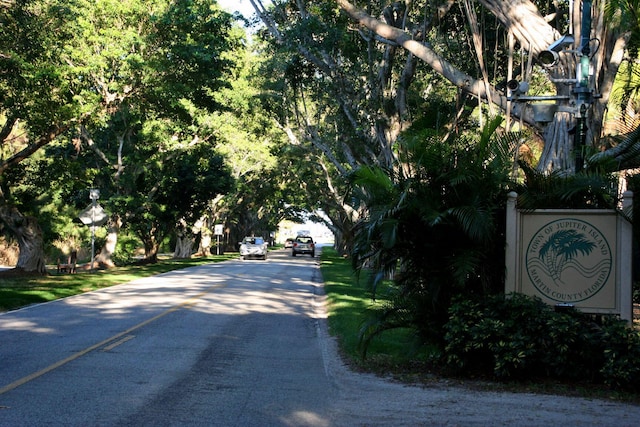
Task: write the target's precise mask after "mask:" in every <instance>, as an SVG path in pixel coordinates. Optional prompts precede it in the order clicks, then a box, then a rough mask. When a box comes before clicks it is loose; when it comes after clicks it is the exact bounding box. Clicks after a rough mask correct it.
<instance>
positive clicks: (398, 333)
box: [321, 247, 427, 372]
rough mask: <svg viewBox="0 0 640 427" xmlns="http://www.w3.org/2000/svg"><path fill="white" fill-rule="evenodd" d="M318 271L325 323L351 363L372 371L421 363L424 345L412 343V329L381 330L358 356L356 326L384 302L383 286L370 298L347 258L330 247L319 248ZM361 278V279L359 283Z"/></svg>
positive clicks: (358, 330) (357, 330)
mask: <svg viewBox="0 0 640 427" xmlns="http://www.w3.org/2000/svg"><path fill="white" fill-rule="evenodd" d="M321 271H322V276H323V279H324V283H325V293H326V294H327V301H328V323H329V331H330V333H331V335H333V336H335V337H338V342H339V345H340V350H341V351H342V352H343V353H344V354H345V355H346V356H348V357H349V359H350V360H351V361H352V364H354V365H356V366H358V367H360V368H366V369H367V370H373V371H381V372H382V371H386V370H387V369H388V368H390V367H393V368H394V369H398V368H399V367H400V366H405V365H413V364H415V363H423V360H424V359H425V357H426V356H427V349H425V348H418V347H417V346H416V345H415V339H414V338H415V337H414V335H413V333H412V331H409V330H402V329H396V330H392V331H387V332H384V333H382V334H381V335H380V336H379V337H377V338H376V339H374V340H373V341H372V342H371V344H370V345H369V348H368V349H367V358H366V361H364V360H362V352H361V346H360V338H359V336H360V330H361V329H362V328H363V326H364V325H365V322H366V321H367V320H368V318H369V316H370V310H372V309H375V308H379V307H380V306H381V304H383V303H384V294H385V291H384V289H379V290H378V293H377V298H376V300H375V301H374V300H373V299H372V295H371V293H370V292H369V291H367V289H366V286H365V284H364V282H365V280H364V278H361V279H360V280H358V278H357V277H356V276H355V274H354V272H353V269H352V267H351V264H350V262H349V261H348V260H345V259H344V258H342V257H340V256H339V255H338V254H337V253H336V251H335V250H334V249H332V248H328V247H325V248H323V249H322V256H321ZM360 282H362V283H360Z"/></svg>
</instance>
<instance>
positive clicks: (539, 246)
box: [526, 218, 613, 303]
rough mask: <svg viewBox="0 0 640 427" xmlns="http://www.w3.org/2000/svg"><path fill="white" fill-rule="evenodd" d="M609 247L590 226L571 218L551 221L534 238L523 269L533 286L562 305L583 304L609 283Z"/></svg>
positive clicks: (601, 236) (610, 259)
mask: <svg viewBox="0 0 640 427" xmlns="http://www.w3.org/2000/svg"><path fill="white" fill-rule="evenodd" d="M612 264H613V263H612V254H611V247H610V246H609V242H608V241H607V239H606V237H605V236H604V235H603V234H602V233H601V232H600V231H599V230H598V229H597V228H596V227H595V226H593V225H592V224H590V223H588V222H586V221H583V220H580V219H574V218H564V219H559V220H555V221H551V222H549V223H547V224H546V225H544V226H543V227H541V228H540V229H539V230H538V231H537V232H536V233H534V234H533V236H532V238H531V240H530V241H529V244H528V247H527V255H526V269H527V274H528V276H529V280H531V282H532V283H533V286H535V288H536V289H537V290H538V292H540V293H541V294H542V295H544V296H545V297H547V298H550V299H552V300H554V301H558V302H562V303H573V302H579V301H584V300H586V299H589V298H591V297H593V296H594V295H595V294H597V293H598V292H599V291H600V290H601V289H602V287H603V286H604V285H605V283H606V282H607V280H608V279H609V275H610V274H611V268H612Z"/></svg>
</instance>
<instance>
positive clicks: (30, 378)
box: [0, 284, 226, 395]
mask: <svg viewBox="0 0 640 427" xmlns="http://www.w3.org/2000/svg"><path fill="white" fill-rule="evenodd" d="M225 286H226V285H225V284H220V285H212V286H210V287H208V288H207V289H205V290H204V291H203V292H201V293H199V294H198V295H196V296H194V297H192V298H190V299H188V300H187V301H185V302H183V303H180V304H178V305H176V306H173V307H171V308H169V309H167V310H166V311H163V312H162V313H160V314H158V315H157V316H154V317H152V318H150V319H147V320H145V321H144V322H141V323H138V324H137V325H135V326H132V327H130V328H129V329H127V330H126V331H123V332H120V333H118V334H116V335H114V336H112V337H110V338H107V339H106V340H103V341H100V342H99V343H97V344H94V345H92V346H90V347H87V348H85V349H84V350H81V351H79V352H77V353H74V354H72V355H71V356H69V357H67V358H65V359H62V360H60V361H58V362H56V363H54V364H52V365H49V366H47V367H46V368H44V369H41V370H39V371H37V372H34V373H32V374H31V375H27V376H26V377H22V378H20V379H19V380H16V381H14V382H12V383H11V384H8V385H6V386H4V387H2V388H0V395H2V394H4V393H6V392H8V391H11V390H13V389H15V388H18V387H20V386H21V385H24V384H26V383H28V382H30V381H33V380H34V379H36V378H38V377H41V376H43V375H44V374H46V373H48V372H51V371H53V370H55V369H58V368H59V367H61V366H63V365H66V364H67V363H69V362H71V361H73V360H76V359H78V358H80V357H82V356H84V355H85V354H87V353H91V352H92V351H94V350H96V349H98V348H100V347H103V346H106V345H107V344H109V343H112V342H113V341H115V340H117V339H120V338H122V337H124V336H125V335H128V334H130V333H131V332H133V331H135V330H137V329H140V328H142V327H143V326H146V325H148V324H149V323H152V322H155V321H156V320H158V319H160V318H162V317H164V316H166V315H167V314H170V313H173V312H175V311H178V310H180V309H182V308H185V307H190V306H192V305H194V304H195V303H196V301H197V300H199V299H200V298H202V297H203V296H204V295H206V294H208V293H209V292H211V291H212V290H213V289H220V288H224V287H225ZM132 338H133V337H132ZM125 341H127V340H125ZM123 342H124V341H119V343H115V345H119V344H122V343H123ZM115 345H113V347H115Z"/></svg>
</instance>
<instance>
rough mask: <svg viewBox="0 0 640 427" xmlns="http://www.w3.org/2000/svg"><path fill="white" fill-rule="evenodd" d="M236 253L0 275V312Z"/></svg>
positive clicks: (207, 261)
mask: <svg viewBox="0 0 640 427" xmlns="http://www.w3.org/2000/svg"><path fill="white" fill-rule="evenodd" d="M237 256H238V254H237V253H236V254H233V253H231V254H225V255H213V256H210V257H205V258H191V259H166V260H160V261H159V262H158V263H156V264H146V265H130V266H126V267H116V268H112V269H109V270H95V271H94V272H91V271H87V270H78V272H77V273H76V274H59V273H56V272H55V269H53V270H51V273H50V274H49V275H48V276H27V277H11V276H9V277H7V276H4V277H3V276H0V311H7V310H14V309H16V308H20V307H24V306H26V305H30V304H36V303H42V302H47V301H53V300H56V299H59V298H64V297H68V296H72V295H76V294H80V293H83V292H89V291H94V290H96V289H101V288H106V287H109V286H113V285H119V284H122V283H127V282H130V281H132V280H136V279H140V278H143V277H149V276H153V275H156V274H160V273H165V272H167V271H171V270H179V269H181V268H187V267H192V266H195V265H200V264H209V263H212V262H220V261H225V260H228V259H230V258H234V257H235V258H237Z"/></svg>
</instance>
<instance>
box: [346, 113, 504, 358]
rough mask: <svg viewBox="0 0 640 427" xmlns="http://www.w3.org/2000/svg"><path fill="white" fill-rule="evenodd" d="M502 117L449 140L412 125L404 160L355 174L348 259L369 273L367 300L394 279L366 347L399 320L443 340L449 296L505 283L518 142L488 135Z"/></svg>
mask: <svg viewBox="0 0 640 427" xmlns="http://www.w3.org/2000/svg"><path fill="white" fill-rule="evenodd" d="M500 123H501V119H495V120H493V121H491V122H489V123H488V124H487V125H486V126H485V128H484V130H483V132H482V134H481V135H480V137H479V138H476V140H471V139H465V138H460V139H459V140H457V141H454V142H453V143H451V142H443V141H442V140H441V138H438V137H437V136H436V135H434V134H433V131H430V130H424V129H423V130H413V132H409V133H407V134H405V135H403V137H402V139H401V144H400V147H399V152H400V153H402V154H400V156H399V157H400V159H401V161H402V162H403V167H400V168H397V169H396V170H394V171H389V170H385V169H382V168H379V167H372V166H368V167H364V168H361V169H360V170H358V171H357V172H356V173H355V174H354V175H353V180H352V184H353V197H354V198H355V199H356V200H358V201H360V202H361V203H362V204H364V205H365V206H366V207H367V210H368V215H367V216H366V218H364V219H363V220H362V221H360V223H359V224H358V225H357V226H356V241H355V245H354V249H353V252H352V259H353V262H354V265H355V267H356V269H358V271H362V270H363V269H364V268H365V267H366V268H367V270H370V271H371V273H372V274H371V275H370V277H371V279H370V285H371V290H372V293H373V295H374V297H375V295H376V292H377V291H378V290H379V289H380V284H381V283H383V282H385V279H393V280H392V286H391V288H390V289H391V295H390V298H389V302H388V303H387V304H386V305H385V306H384V308H383V309H382V310H381V311H379V312H378V313H377V315H376V317H375V318H373V319H372V321H371V322H369V323H367V324H366V325H365V326H364V327H363V330H362V343H363V349H364V351H365V352H366V347H367V345H368V343H369V342H370V340H371V339H372V338H373V337H375V336H376V335H377V334H379V333H381V332H382V331H384V330H387V329H390V328H396V327H410V328H413V329H414V330H416V332H417V334H418V336H419V337H420V338H421V340H422V341H423V342H425V341H434V340H435V341H440V340H441V338H442V336H441V335H442V329H441V327H442V325H443V324H444V323H445V322H446V320H447V311H448V307H449V305H450V302H451V299H452V297H453V296H454V295H456V294H459V293H479V294H484V293H493V292H499V291H501V290H502V289H503V280H502V275H503V265H504V239H503V231H502V230H503V227H502V224H501V222H502V216H503V212H504V205H505V202H506V194H507V192H508V191H509V188H510V174H511V171H512V166H513V159H514V157H513V155H514V150H515V143H514V141H513V140H511V139H508V138H505V137H503V138H497V137H495V136H496V134H495V131H496V129H497V127H498V125H499V124H500Z"/></svg>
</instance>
